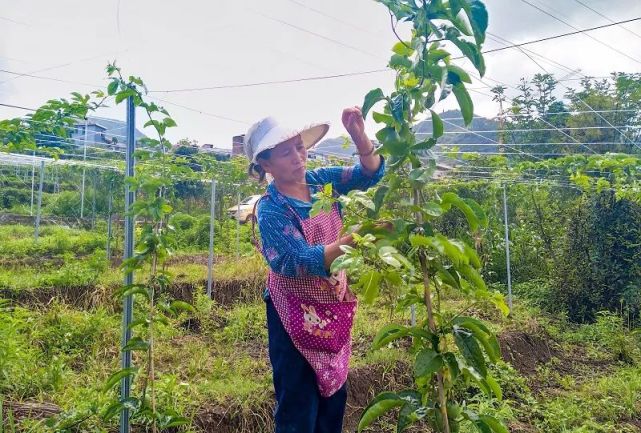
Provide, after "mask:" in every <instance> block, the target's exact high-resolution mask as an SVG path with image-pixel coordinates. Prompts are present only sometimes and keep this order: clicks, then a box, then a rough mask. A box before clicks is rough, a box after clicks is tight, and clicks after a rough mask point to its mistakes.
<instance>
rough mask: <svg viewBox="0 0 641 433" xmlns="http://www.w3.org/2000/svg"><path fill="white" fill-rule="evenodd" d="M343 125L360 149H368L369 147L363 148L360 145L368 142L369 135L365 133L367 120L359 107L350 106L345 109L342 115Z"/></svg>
mask: <svg viewBox="0 0 641 433" xmlns="http://www.w3.org/2000/svg"><path fill="white" fill-rule="evenodd" d="M342 121H343V126H345V129H346V130H347V132H348V133H349V135H350V136H351V137H352V140H354V144H356V147H357V148H358V151H359V152H361V151H367V150H368V149H361V148H360V145H364V144H367V143H365V142H369V140H367V136H366V135H365V121H364V120H363V113H362V112H361V109H360V108H359V107H349V108H346V109H344V110H343V116H342Z"/></svg>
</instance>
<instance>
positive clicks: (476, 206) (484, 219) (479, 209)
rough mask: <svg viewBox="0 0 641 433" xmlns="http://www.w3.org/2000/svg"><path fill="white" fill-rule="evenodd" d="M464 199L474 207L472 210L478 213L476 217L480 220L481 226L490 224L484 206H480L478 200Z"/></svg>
mask: <svg viewBox="0 0 641 433" xmlns="http://www.w3.org/2000/svg"><path fill="white" fill-rule="evenodd" d="M463 201H464V202H465V204H467V205H468V206H469V207H470V208H471V209H472V211H473V212H474V214H475V215H476V218H477V219H478V221H479V224H480V226H481V227H487V225H488V224H489V220H488V218H487V214H486V213H485V211H484V210H483V208H482V207H481V206H479V204H478V203H477V202H476V201H474V200H472V199H471V198H464V199H463Z"/></svg>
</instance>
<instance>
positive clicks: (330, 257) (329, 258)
mask: <svg viewBox="0 0 641 433" xmlns="http://www.w3.org/2000/svg"><path fill="white" fill-rule="evenodd" d="M342 245H350V246H352V245H354V239H353V238H352V235H346V236H343V237H342V238H340V239H339V240H337V241H336V242H333V243H331V244H329V245H325V269H329V268H330V267H331V266H332V263H333V262H334V260H336V259H337V258H338V257H340V256H342V255H343V254H345V253H344V252H343V250H341V246H342Z"/></svg>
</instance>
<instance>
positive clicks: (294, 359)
mask: <svg viewBox="0 0 641 433" xmlns="http://www.w3.org/2000/svg"><path fill="white" fill-rule="evenodd" d="M266 303H267V331H268V335H269V359H270V361H271V364H272V370H273V376H274V389H275V391H276V409H275V411H274V421H275V424H276V430H275V433H341V431H342V428H343V415H344V414H345V404H346V403H347V386H346V385H343V387H342V388H341V389H339V390H338V391H337V392H336V394H334V395H332V396H331V397H328V398H325V397H323V396H321V395H320V393H319V392H318V386H317V385H316V376H315V375H314V370H312V367H311V366H310V365H309V363H308V362H307V360H306V359H305V358H304V357H303V355H301V354H300V352H299V351H298V349H296V347H295V346H294V344H293V343H292V340H291V338H290V337H289V335H288V334H287V332H286V331H285V328H284V327H283V324H282V322H281V321H280V317H278V313H277V312H276V309H275V308H274V304H273V303H272V301H271V299H267V300H266Z"/></svg>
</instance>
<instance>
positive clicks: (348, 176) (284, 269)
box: [257, 158, 385, 296]
mask: <svg viewBox="0 0 641 433" xmlns="http://www.w3.org/2000/svg"><path fill="white" fill-rule="evenodd" d="M384 174H385V160H384V159H383V158H381V166H380V167H379V169H378V170H377V171H376V172H375V173H373V174H370V175H368V174H366V173H365V172H364V171H363V167H362V166H361V165H360V163H358V164H356V165H354V166H352V167H324V168H318V169H316V170H308V171H307V172H306V174H305V179H306V181H307V183H308V184H309V185H310V188H311V191H310V192H311V193H312V194H314V193H316V192H318V190H320V188H322V186H323V185H326V184H328V183H331V184H332V188H333V191H336V192H337V193H338V194H347V193H348V192H349V191H351V190H353V189H359V190H366V189H368V188H370V187H372V186H374V185H376V183H378V181H379V180H381V178H382V177H383V175H384ZM267 194H269V196H270V197H269V198H263V199H261V200H260V202H259V203H258V209H257V215H258V228H259V230H260V236H261V240H262V246H263V255H264V256H265V259H266V260H267V263H268V264H269V267H270V268H271V269H272V271H274V272H277V273H279V274H281V275H285V276H287V277H299V276H305V275H318V276H323V277H328V276H329V273H328V270H327V269H325V248H324V246H323V245H309V244H308V243H307V241H306V240H305V236H304V235H303V231H302V228H301V226H300V223H299V221H298V219H297V218H296V217H295V216H294V215H291V212H290V211H289V207H288V206H287V205H289V206H291V207H292V208H293V209H294V211H295V212H296V213H297V214H298V217H299V218H300V219H301V220H305V219H307V218H309V212H310V210H311V208H312V204H313V202H314V201H315V199H314V198H312V202H311V203H310V202H307V201H302V200H298V199H295V198H293V197H287V196H285V195H284V194H281V193H280V192H279V191H278V190H277V189H276V186H275V185H274V184H273V183H271V184H269V186H268V187H267ZM265 293H267V292H265ZM265 296H266V295H265Z"/></svg>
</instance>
